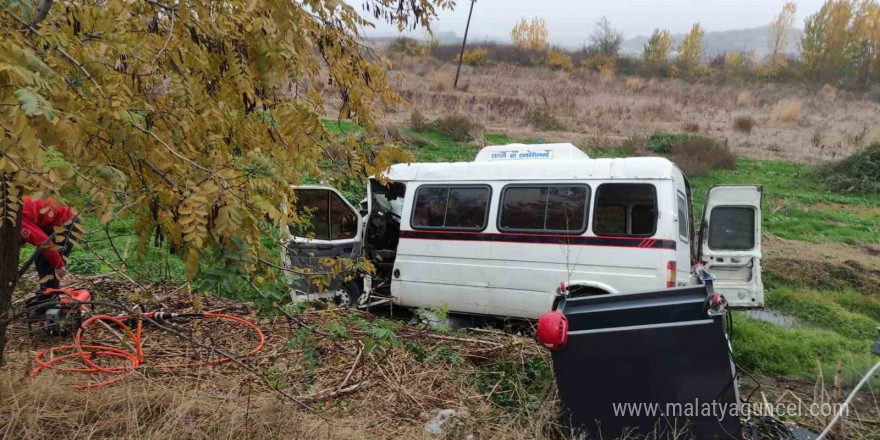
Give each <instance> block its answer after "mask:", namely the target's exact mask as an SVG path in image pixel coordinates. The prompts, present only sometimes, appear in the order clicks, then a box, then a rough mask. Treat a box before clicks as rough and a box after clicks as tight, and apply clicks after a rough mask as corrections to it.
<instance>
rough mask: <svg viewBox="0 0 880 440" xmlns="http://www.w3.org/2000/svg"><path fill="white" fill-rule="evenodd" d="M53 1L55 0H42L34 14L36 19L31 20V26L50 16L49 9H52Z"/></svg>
mask: <svg viewBox="0 0 880 440" xmlns="http://www.w3.org/2000/svg"><path fill="white" fill-rule="evenodd" d="M53 2H54V0H40V4H39V5H38V6H37V11H36V13H35V14H34V19H33V20H31V24H30V26H31V27H36V26H37V25H38V24H40V22H41V21H43V20H45V19H46V17H48V16H49V10H50V9H52V3H53Z"/></svg>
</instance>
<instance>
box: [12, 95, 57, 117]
mask: <svg viewBox="0 0 880 440" xmlns="http://www.w3.org/2000/svg"><path fill="white" fill-rule="evenodd" d="M13 96H15V99H17V100H18V105H19V107H20V108H21V110H22V111H23V112H24V114H26V115H28V116H40V115H42V116H44V117H45V118H46V120H47V121H49V122H52V120H53V119H55V111H54V110H53V109H52V104H50V103H49V101H46V98H43V96H42V95H40V94H39V93H36V92H34V91H33V90H31V89H27V88H23V89H18V90H16V91H15V92H14V93H13Z"/></svg>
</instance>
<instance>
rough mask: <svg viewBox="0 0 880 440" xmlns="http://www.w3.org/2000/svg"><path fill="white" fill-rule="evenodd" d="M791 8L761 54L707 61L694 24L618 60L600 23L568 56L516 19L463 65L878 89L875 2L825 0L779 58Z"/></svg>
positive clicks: (433, 51)
mask: <svg viewBox="0 0 880 440" xmlns="http://www.w3.org/2000/svg"><path fill="white" fill-rule="evenodd" d="M796 13H797V6H796V5H795V4H794V3H793V2H790V3H787V4H786V5H785V6H783V9H782V11H781V12H780V13H779V14H778V15H777V16H776V17H774V18H773V20H772V21H771V22H770V27H769V33H768V37H767V43H766V44H767V51H766V52H767V55H766V56H764V57H763V58H759V57H758V56H757V55H756V51H755V50H744V51H738V52H728V53H726V54H722V55H717V56H713V57H708V56H706V50H705V41H704V36H705V30H704V29H703V28H702V26H701V25H700V24H699V23H695V24H694V25H693V27H692V28H691V30H690V32H689V33H688V34H686V35H685V37H684V38H683V39H682V40H681V41H680V42H675V41H673V39H672V37H671V35H670V32H669V31H668V30H664V29H655V30H654V32H653V33H652V35H651V37H650V39H649V40H648V42H647V43H645V45H644V48H643V50H642V54H641V56H624V55H622V54H621V53H620V47H621V44H622V43H623V34H622V33H621V32H620V31H618V30H616V29H614V27H613V26H612V25H611V23H610V22H609V21H608V20H607V19H606V18H604V17H603V18H602V19H600V20H599V21H598V22H597V23H596V26H595V28H594V30H593V32H592V33H591V34H590V35H589V44H588V45H585V46H584V47H583V48H581V49H579V50H567V49H563V48H560V47H556V46H551V45H550V44H549V41H550V40H549V31H548V29H547V25H546V23H545V22H544V20H543V19H540V18H532V19H525V18H523V19H522V20H520V22H518V23H517V24H516V26H514V27H513V29H511V32H510V43H495V42H478V43H470V44H468V49H467V50H466V51H465V53H464V56H463V62H464V63H465V64H468V65H472V66H481V65H489V64H497V63H509V64H517V65H529V66H535V65H545V66H548V67H551V68H554V69H560V70H566V71H571V70H582V71H592V72H597V73H599V74H600V75H602V76H614V75H615V74H621V75H631V76H644V77H662V78H686V79H699V78H720V79H724V80H728V79H733V78H742V79H764V80H771V81H809V82H813V83H817V84H833V85H835V86H837V87H845V88H853V89H863V88H868V87H870V86H871V85H873V84H878V83H880V3H878V0H828V1H827V2H826V3H825V4H824V5H823V6H822V8H821V9H820V10H819V11H818V12H817V13H815V14H813V15H810V16H809V17H807V18H806V19H805V22H804V32H803V35H802V36H801V37H800V38H798V39H797V40H796V41H794V42H795V43H796V46H797V47H798V53H797V54H790V53H786V48H788V47H789V46H790V43H791V42H792V41H793V40H795V38H796V37H795V34H794V27H795V15H796ZM388 51H389V52H390V53H391V54H394V55H405V56H413V57H434V58H437V59H441V60H448V61H457V60H458V56H459V51H460V46H459V45H454V44H452V45H441V44H438V43H436V42H433V41H430V40H429V41H417V40H414V39H408V38H399V39H397V40H395V41H393V42H392V43H391V44H390V45H389V47H388Z"/></svg>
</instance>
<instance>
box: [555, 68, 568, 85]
mask: <svg viewBox="0 0 880 440" xmlns="http://www.w3.org/2000/svg"><path fill="white" fill-rule="evenodd" d="M556 80H557V81H559V83H560V84H568V80H569V74H568V72H566V71H564V70H563V71H562V72H559V75H557V76H556Z"/></svg>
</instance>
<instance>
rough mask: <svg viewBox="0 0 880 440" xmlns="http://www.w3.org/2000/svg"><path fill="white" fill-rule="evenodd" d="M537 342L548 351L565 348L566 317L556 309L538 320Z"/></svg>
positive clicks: (566, 337)
mask: <svg viewBox="0 0 880 440" xmlns="http://www.w3.org/2000/svg"><path fill="white" fill-rule="evenodd" d="M538 342H540V343H541V345H543V346H544V347H545V348H547V349H548V350H550V351H558V350H562V349H563V348H565V344H567V343H568V318H567V317H566V316H565V315H564V314H563V313H562V312H558V311H556V310H554V311H552V312H547V313H545V314H543V315H541V319H539V320H538Z"/></svg>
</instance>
